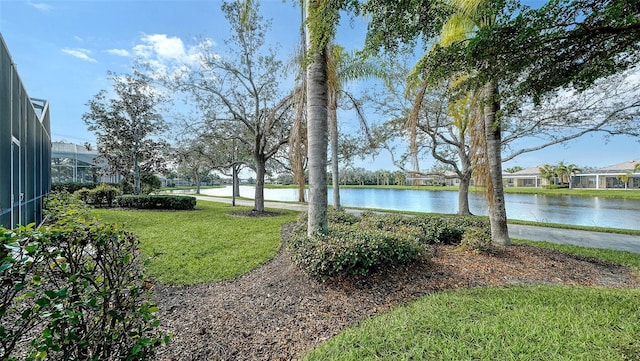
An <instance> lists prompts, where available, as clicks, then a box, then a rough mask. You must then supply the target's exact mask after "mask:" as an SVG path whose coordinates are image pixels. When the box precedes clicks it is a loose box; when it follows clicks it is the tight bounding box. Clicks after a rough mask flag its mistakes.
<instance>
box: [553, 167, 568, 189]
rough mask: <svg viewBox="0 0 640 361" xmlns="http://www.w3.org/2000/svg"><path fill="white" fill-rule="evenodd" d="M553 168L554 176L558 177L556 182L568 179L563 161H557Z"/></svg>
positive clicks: (563, 181)
mask: <svg viewBox="0 0 640 361" xmlns="http://www.w3.org/2000/svg"><path fill="white" fill-rule="evenodd" d="M555 170H556V176H557V177H558V182H559V183H560V184H564V183H565V179H567V181H568V178H569V173H567V166H566V165H565V164H564V162H560V163H558V165H557V166H556V168H555Z"/></svg>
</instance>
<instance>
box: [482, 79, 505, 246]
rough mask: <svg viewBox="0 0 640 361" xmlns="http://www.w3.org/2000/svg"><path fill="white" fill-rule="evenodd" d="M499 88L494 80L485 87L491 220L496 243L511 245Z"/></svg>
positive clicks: (492, 237)
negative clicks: (503, 172)
mask: <svg viewBox="0 0 640 361" xmlns="http://www.w3.org/2000/svg"><path fill="white" fill-rule="evenodd" d="M497 97H498V88H497V85H496V84H495V82H494V81H491V82H489V83H488V84H486V85H485V86H484V89H483V97H482V98H483V99H482V100H483V102H484V127H485V134H486V143H487V160H488V162H489V174H490V177H491V184H489V185H487V186H488V187H489V192H490V193H489V199H488V200H489V221H490V222H491V239H492V241H493V243H494V244H498V245H503V246H506V245H509V244H511V240H510V239H509V230H508V228H507V211H506V208H505V201H504V188H503V184H502V154H501V150H502V149H501V131H502V128H501V127H500V124H499V122H498V121H497V119H496V112H497V111H498V109H499V104H498V99H497Z"/></svg>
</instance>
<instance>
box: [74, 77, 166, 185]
mask: <svg viewBox="0 0 640 361" xmlns="http://www.w3.org/2000/svg"><path fill="white" fill-rule="evenodd" d="M110 79H111V80H112V81H113V93H110V92H108V91H106V90H101V91H100V92H99V93H98V94H96V95H95V96H94V97H93V98H92V99H91V100H89V102H88V103H87V106H88V107H89V111H88V112H87V113H84V114H83V115H82V119H83V120H84V122H85V123H86V124H87V125H88V129H89V130H91V131H93V132H94V133H95V135H96V141H97V150H98V152H99V153H100V156H99V157H100V158H102V159H104V160H106V162H107V164H108V165H109V171H110V172H111V173H113V174H117V173H119V174H121V175H122V176H124V177H125V179H126V180H127V181H128V182H131V183H133V190H134V193H135V194H139V193H140V176H141V174H143V173H155V172H162V171H164V170H165V164H164V162H165V160H164V155H165V151H166V150H167V147H168V144H167V143H166V142H165V141H163V140H162V139H159V138H158V136H159V135H161V134H162V132H163V131H164V130H166V127H167V126H166V123H165V121H164V119H163V118H162V116H161V115H160V113H159V111H160V109H159V107H160V106H161V104H162V103H163V102H164V100H165V99H164V97H163V96H162V95H161V94H160V93H159V92H158V91H157V90H156V89H155V88H153V86H151V84H150V83H149V82H148V80H147V79H146V78H145V77H144V76H142V75H141V74H139V73H137V72H136V73H134V74H126V75H116V74H114V73H110Z"/></svg>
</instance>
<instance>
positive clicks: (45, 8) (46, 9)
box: [27, 1, 53, 12]
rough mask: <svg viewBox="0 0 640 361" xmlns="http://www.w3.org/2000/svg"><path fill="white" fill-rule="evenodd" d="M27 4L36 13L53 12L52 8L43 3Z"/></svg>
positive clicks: (29, 2) (28, 2)
mask: <svg viewBox="0 0 640 361" xmlns="http://www.w3.org/2000/svg"><path fill="white" fill-rule="evenodd" d="M27 4H29V6H31V7H33V8H35V9H36V10H38V11H42V12H49V11H51V10H53V6H52V5H50V4H45V3H34V2H31V1H27Z"/></svg>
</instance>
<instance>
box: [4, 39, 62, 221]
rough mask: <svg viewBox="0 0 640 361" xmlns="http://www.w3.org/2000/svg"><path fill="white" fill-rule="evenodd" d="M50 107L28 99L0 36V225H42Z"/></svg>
mask: <svg viewBox="0 0 640 361" xmlns="http://www.w3.org/2000/svg"><path fill="white" fill-rule="evenodd" d="M50 129H51V127H50V123H49V102H47V101H46V100H42V99H34V98H30V97H29V95H28V94H27V91H26V90H25V88H24V86H23V84H22V81H21V80H20V76H19V75H18V72H17V70H16V67H15V64H14V63H13V60H12V59H11V55H9V50H8V49H7V46H6V43H5V42H4V38H2V35H1V34H0V226H3V227H6V228H14V227H15V226H17V225H19V224H22V225H26V224H29V223H34V222H35V223H40V222H41V220H42V202H43V198H44V197H45V196H46V195H47V194H48V193H49V190H50V189H51V173H50V169H51V131H50Z"/></svg>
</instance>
